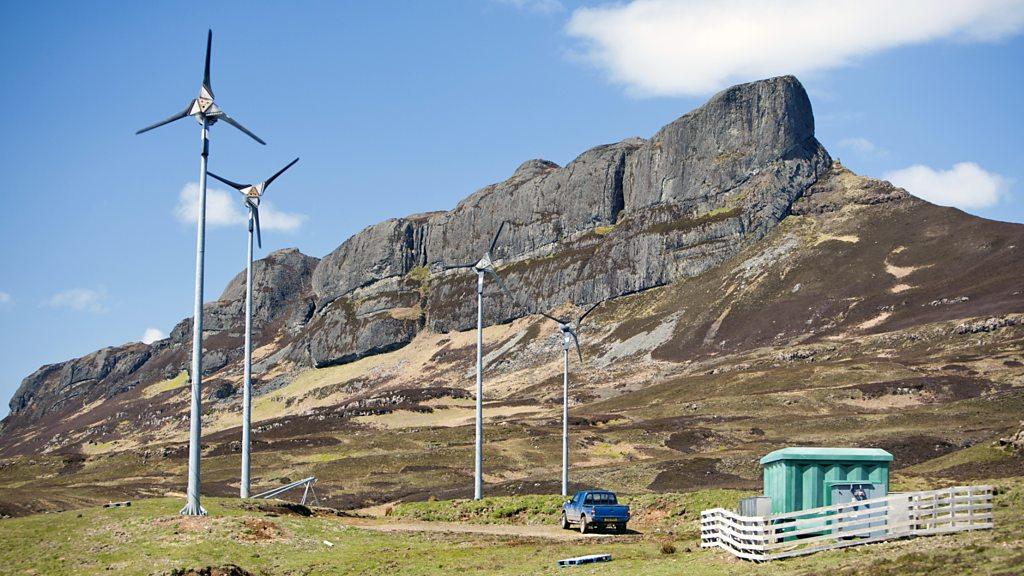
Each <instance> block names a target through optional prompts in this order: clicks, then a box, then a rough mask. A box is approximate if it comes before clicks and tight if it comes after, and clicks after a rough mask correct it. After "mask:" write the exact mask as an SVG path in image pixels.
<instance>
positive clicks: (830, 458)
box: [761, 447, 892, 514]
mask: <svg viewBox="0 0 1024 576" xmlns="http://www.w3.org/2000/svg"><path fill="white" fill-rule="evenodd" d="M890 462H892V454H890V453H888V452H886V451H885V450H881V449H878V448H806V447H793V448H783V449H781V450H776V451H774V452H772V453H771V454H768V455H767V456H765V457H764V458H761V465H762V466H764V495H765V496H768V497H770V498H771V499H772V514H783V513H786V512H796V511H798V510H806V509H808V508H818V507H820V506H829V505H831V504H838V503H839V502H833V500H835V499H836V498H844V496H842V495H843V494H845V492H849V491H850V489H851V487H852V488H854V489H856V490H858V494H860V495H861V497H862V498H863V497H864V496H863V494H866V497H868V498H879V497H882V496H886V495H888V494H889V463H890ZM851 485H855V486H851Z"/></svg>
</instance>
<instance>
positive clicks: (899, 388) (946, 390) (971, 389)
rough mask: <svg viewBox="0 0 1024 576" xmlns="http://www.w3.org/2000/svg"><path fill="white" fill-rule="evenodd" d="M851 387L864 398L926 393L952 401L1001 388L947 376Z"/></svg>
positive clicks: (952, 375) (931, 396) (933, 397)
mask: <svg viewBox="0 0 1024 576" xmlns="http://www.w3.org/2000/svg"><path fill="white" fill-rule="evenodd" d="M853 388H855V389H857V390H860V391H861V392H862V393H863V394H864V397H865V398H868V399H876V398H881V397H883V396H887V395H901V394H911V395H913V394H927V396H929V397H930V398H932V399H934V400H935V401H945V402H953V401H957V400H969V399H971V398H977V397H978V396H981V395H982V394H984V393H986V392H988V391H991V390H1002V389H1004V388H1005V386H1004V385H1001V384H998V383H996V382H992V381H991V380H985V379H983V378H972V377H970V376H960V375H954V374H949V375H942V376H922V377H920V378H903V379H900V380H888V381H885V382H870V383H868V384H858V385H857V386H854V387H853Z"/></svg>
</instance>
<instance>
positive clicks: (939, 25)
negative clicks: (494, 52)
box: [566, 0, 1024, 95]
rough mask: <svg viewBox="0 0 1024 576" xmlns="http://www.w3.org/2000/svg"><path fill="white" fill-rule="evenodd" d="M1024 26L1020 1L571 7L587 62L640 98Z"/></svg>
mask: <svg viewBox="0 0 1024 576" xmlns="http://www.w3.org/2000/svg"><path fill="white" fill-rule="evenodd" d="M1022 27H1024V1H1022V0H901V1H899V2H893V1H891V0H832V1H821V0H788V1H782V0H775V1H767V0H690V1H686V2H683V1H673V0H632V1H631V2H627V3H625V4H610V5H607V6H599V7H594V8H579V9H577V10H575V11H574V12H573V14H572V17H571V18H570V19H569V23H568V25H567V29H566V30H567V32H568V34H569V35H570V36H573V37H575V38H578V39H580V40H581V41H582V42H583V44H584V47H583V54H582V58H583V59H585V60H586V61H589V62H591V63H593V64H594V65H596V66H598V67H599V68H601V69H604V70H605V71H606V72H607V73H608V74H609V76H610V77H611V80H612V81H614V82H616V83H620V84H624V85H625V86H627V87H628V88H629V90H630V91H631V92H633V93H635V94H638V95H701V94H707V93H710V92H713V91H715V90H718V89H720V88H723V87H725V86H728V85H730V84H734V83H737V82H746V81H750V80H756V79H759V78H764V77H768V76H777V75H781V74H798V75H799V74H807V73H811V72H817V71H822V70H829V69H833V68H837V67H841V66H848V65H850V64H852V63H854V62H856V61H857V60H858V59H859V58H861V57H864V56H867V55H870V54H873V53H876V52H880V51H883V50H887V49H891V48H895V47H898V46H905V45H911V44H920V43H924V42H930V41H935V40H942V39H947V40H954V41H962V42H987V41H994V40H998V39H1001V38H1004V37H1006V36H1009V35H1012V34H1015V33H1017V32H1019V31H1020V30H1021V28H1022Z"/></svg>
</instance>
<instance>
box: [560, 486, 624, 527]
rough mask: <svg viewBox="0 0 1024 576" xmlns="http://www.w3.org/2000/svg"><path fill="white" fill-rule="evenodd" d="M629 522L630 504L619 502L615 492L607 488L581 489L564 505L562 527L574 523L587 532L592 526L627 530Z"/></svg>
mask: <svg viewBox="0 0 1024 576" xmlns="http://www.w3.org/2000/svg"><path fill="white" fill-rule="evenodd" d="M627 522H629V506H625V505H622V504H619V501H618V499H617V498H616V497H615V493H614V492H608V491H606V490H581V491H579V492H577V493H576V495H575V496H573V497H572V500H566V501H565V504H563V505H562V528H566V529H568V528H569V527H570V526H572V525H573V524H576V525H577V526H579V528H580V532H581V533H583V534H586V533H587V531H588V530H590V529H591V528H601V527H604V528H615V530H616V531H618V532H625V531H626V523H627Z"/></svg>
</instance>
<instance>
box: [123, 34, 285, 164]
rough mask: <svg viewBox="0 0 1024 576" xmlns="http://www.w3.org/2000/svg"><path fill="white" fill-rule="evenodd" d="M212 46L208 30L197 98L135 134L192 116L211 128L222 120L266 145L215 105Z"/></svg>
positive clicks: (211, 37) (211, 35)
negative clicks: (211, 82) (212, 85)
mask: <svg viewBox="0 0 1024 576" xmlns="http://www.w3.org/2000/svg"><path fill="white" fill-rule="evenodd" d="M212 45H213V31H212V30H210V31H209V32H208V33H207V36H206V66H205V68H204V69H203V83H202V85H201V86H200V87H199V96H198V97H197V98H195V99H194V100H192V102H190V103H189V105H188V106H187V107H186V108H185V109H184V110H182V111H181V112H178V113H177V114H175V115H173V116H171V117H170V118H167V119H165V120H161V121H159V122H157V123H156V124H151V125H149V126H146V127H145V128H143V129H141V130H139V131H137V132H136V134H142V133H143V132H149V131H150V130H152V129H154V128H159V127H161V126H163V125H165V124H170V123H171V122H174V121H176V120H181V119H182V118H186V117H188V116H192V117H193V118H195V119H196V121H197V122H199V123H200V124H205V125H206V126H212V125H213V124H216V123H217V120H223V121H224V122H227V123H228V124H230V125H232V126H234V127H235V128H237V129H239V130H240V131H242V132H243V133H245V135H246V136H249V137H250V138H252V139H253V140H255V141H257V142H259V143H260V144H266V142H264V141H263V140H262V139H260V137H259V136H257V135H255V134H253V133H252V132H251V131H249V129H248V128H246V127H245V126H242V125H241V124H240V123H239V122H238V121H237V120H235V119H234V118H232V117H230V116H228V115H227V114H226V113H225V112H224V111H223V110H221V109H220V107H219V106H217V103H216V102H214V99H213V88H211V87H210V48H211V47H212Z"/></svg>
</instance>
